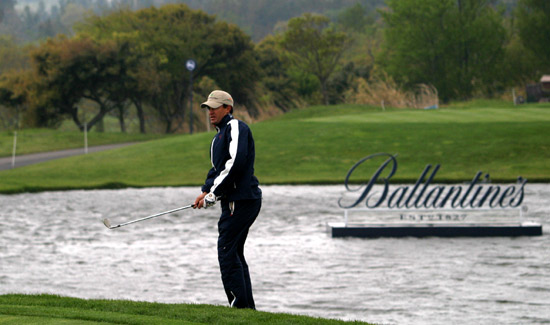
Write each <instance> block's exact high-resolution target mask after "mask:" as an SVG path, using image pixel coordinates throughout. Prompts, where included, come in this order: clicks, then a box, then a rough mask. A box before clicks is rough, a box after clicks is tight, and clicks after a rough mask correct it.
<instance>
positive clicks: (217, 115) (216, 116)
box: [208, 105, 231, 125]
mask: <svg viewBox="0 0 550 325" xmlns="http://www.w3.org/2000/svg"><path fill="white" fill-rule="evenodd" d="M230 110H231V106H226V107H223V105H222V106H220V107H218V108H212V107H210V108H208V116H209V117H210V123H212V124H214V125H218V123H220V121H221V120H222V119H223V118H224V116H226V115H227V114H229V111H230Z"/></svg>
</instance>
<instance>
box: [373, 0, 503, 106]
mask: <svg viewBox="0 0 550 325" xmlns="http://www.w3.org/2000/svg"><path fill="white" fill-rule="evenodd" d="M490 3H491V1H490V0H481V1H479V0H458V1H456V0H388V2H387V4H388V7H389V10H387V11H384V12H382V13H381V14H382V17H383V19H384V21H385V23H386V29H385V33H384V34H385V35H384V36H385V41H384V44H383V47H384V51H383V53H382V56H381V57H380V62H381V63H382V65H383V66H384V67H385V68H386V70H387V71H388V73H389V74H390V75H391V76H393V77H394V78H395V79H396V80H398V81H400V82H401V83H404V84H406V85H408V86H410V87H413V86H414V85H415V84H421V83H424V84H432V85H434V86H435V87H436V88H437V90H438V92H439V95H440V97H441V99H442V100H443V101H448V100H450V99H453V98H454V99H463V98H468V97H470V96H472V94H473V93H474V91H475V90H476V89H478V90H484V89H487V88H490V87H492V85H493V82H494V81H495V79H496V78H497V73H496V72H497V71H495V70H496V68H495V67H497V66H498V63H499V62H500V61H501V60H502V59H503V44H504V43H505V41H506V37H507V36H506V30H505V29H504V27H503V23H502V17H501V15H500V14H499V13H498V12H496V11H495V10H494V9H493V8H492V6H490Z"/></svg>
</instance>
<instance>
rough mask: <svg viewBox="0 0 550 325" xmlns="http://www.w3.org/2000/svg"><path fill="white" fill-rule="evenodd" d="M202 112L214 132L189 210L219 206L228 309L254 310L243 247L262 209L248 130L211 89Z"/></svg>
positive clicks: (220, 94)
mask: <svg viewBox="0 0 550 325" xmlns="http://www.w3.org/2000/svg"><path fill="white" fill-rule="evenodd" d="M201 107H202V108H207V109H208V110H209V117H210V122H211V123H212V124H213V125H214V126H215V127H216V130H217V131H218V133H217V134H216V135H215V136H214V138H213V139H212V144H211V146H210V160H211V162H212V169H210V171H209V172H208V175H207V176H206V181H205V182H204V185H203V186H202V188H201V190H202V194H200V195H199V196H198V197H197V198H196V200H195V205H194V208H199V209H200V208H202V207H204V208H207V207H210V206H212V205H214V204H215V203H216V201H218V200H220V201H221V210H222V214H221V216H220V220H219V222H218V232H219V236H218V261H219V263H220V271H221V275H222V282H223V287H224V290H225V293H226V295H227V299H228V301H229V304H230V305H231V307H236V308H251V309H256V308H255V304H254V298H253V296H252V286H251V283H250V274H249V272H248V265H247V264H246V260H245V258H244V243H245V241H246V237H247V235H248V230H249V228H250V226H251V225H252V224H253V223H254V220H256V217H257V216H258V214H259V212H260V207H261V204H262V191H261V190H260V188H259V187H258V179H257V178H256V177H255V176H254V157H255V151H254V139H253V138H252V133H251V132H250V129H249V128H248V126H247V125H246V124H245V123H244V122H242V121H239V120H236V119H234V118H233V116H232V115H231V113H233V99H232V98H231V95H229V94H228V93H227V92H225V91H221V90H214V91H213V92H212V93H210V95H209V96H208V99H207V101H206V102H204V103H202V104H201Z"/></svg>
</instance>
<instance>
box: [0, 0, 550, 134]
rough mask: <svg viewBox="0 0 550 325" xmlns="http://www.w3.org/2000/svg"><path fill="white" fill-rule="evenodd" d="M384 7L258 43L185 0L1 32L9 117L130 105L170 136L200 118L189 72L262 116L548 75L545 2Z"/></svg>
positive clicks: (319, 18) (142, 122)
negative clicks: (27, 39) (21, 40)
mask: <svg viewBox="0 0 550 325" xmlns="http://www.w3.org/2000/svg"><path fill="white" fill-rule="evenodd" d="M386 5H387V6H386V7H382V8H379V9H378V10H376V11H375V10H372V8H368V7H367V6H364V5H362V4H360V3H357V4H355V5H354V6H351V7H348V8H345V9H343V10H340V11H338V12H334V13H332V15H330V17H329V16H327V15H319V14H309V13H306V14H303V15H301V16H298V17H294V18H291V19H290V20H288V21H287V22H286V23H285V24H284V25H282V26H279V27H278V28H277V30H276V31H275V32H274V33H273V34H271V35H268V36H267V37H265V38H263V39H262V40H261V41H258V42H253V40H252V39H251V37H250V36H249V35H248V34H247V33H245V32H244V31H243V30H242V29H241V28H239V27H237V26H236V25H234V24H230V23H227V22H225V21H222V20H219V19H217V18H216V17H215V16H214V15H209V14H207V13H205V12H204V11H202V10H197V9H191V8H190V7H188V6H187V5H184V4H171V5H164V6H161V7H158V8H157V7H149V8H145V9H139V10H131V9H128V8H125V9H118V10H116V11H113V12H110V13H108V14H102V15H100V14H90V15H88V16H87V18H86V19H85V20H84V21H83V22H81V23H78V24H75V25H74V26H73V29H74V34H71V35H63V34H58V35H57V36H55V37H50V38H49V39H48V40H46V41H42V42H40V43H38V44H31V45H20V44H18V43H17V42H16V41H15V40H14V39H13V38H10V37H6V36H0V59H1V61H0V120H2V121H3V123H4V127H6V126H7V125H8V124H10V123H8V122H6V121H17V123H19V124H22V125H24V126H41V127H55V126H57V125H59V123H60V122H61V121H62V120H63V119H66V118H70V119H72V120H73V121H74V123H75V124H76V125H77V126H78V127H79V128H80V129H81V130H83V129H84V128H88V129H91V128H93V127H94V126H95V125H98V126H99V125H100V124H101V121H103V119H104V117H105V116H106V115H107V114H110V115H113V116H115V117H116V118H117V119H118V121H119V124H120V128H121V131H124V130H125V125H126V124H125V117H127V116H128V115H129V113H130V112H132V114H133V115H135V116H136V117H137V119H138V121H139V129H140V132H146V131H147V127H146V126H147V120H148V118H150V117H151V116H154V117H155V118H156V119H157V120H158V121H159V123H161V124H162V125H163V130H164V132H166V133H172V132H182V130H184V126H185V122H187V119H188V118H189V116H190V115H189V114H199V113H198V112H199V111H193V109H192V107H189V104H188V103H189V95H190V93H191V86H192V85H191V84H190V80H191V79H192V80H194V85H193V93H194V94H195V96H198V97H199V98H203V97H204V96H206V95H207V94H208V92H209V91H210V90H212V89H214V88H221V89H225V90H227V91H229V92H230V93H232V94H233V96H234V99H235V101H236V102H237V103H238V105H240V106H241V107H245V108H246V110H247V112H248V113H249V114H250V115H251V116H253V117H254V116H258V115H259V114H261V113H262V112H265V111H266V110H282V111H287V110H289V109H292V108H296V107H300V106H303V105H308V104H335V103H342V102H360V98H365V96H363V97H361V96H362V95H363V94H362V93H369V92H371V93H372V92H383V90H381V89H383V88H380V87H378V88H374V86H373V85H377V84H380V83H382V84H383V85H384V86H385V87H386V89H390V90H395V89H397V90H400V91H403V92H413V93H414V91H415V89H417V88H416V87H417V86H418V85H419V84H425V85H429V87H431V88H430V89H434V90H435V92H436V96H437V97H438V98H439V99H440V100H442V101H444V102H446V101H449V100H462V99H468V98H472V97H474V96H499V95H501V94H502V93H503V92H507V91H508V89H510V87H514V86H521V85H522V84H524V83H525V82H531V81H535V80H537V79H538V78H540V75H541V74H543V73H550V45H549V42H547V40H548V39H550V26H549V25H548V24H547V22H548V21H550V19H549V18H550V5H549V3H548V2H547V1H546V0H518V3H517V6H515V7H514V8H513V9H512V10H507V8H506V7H503V6H498V5H495V1H492V0H481V1H479V0H388V1H387V2H386ZM22 53H24V54H25V55H22ZM189 59H193V60H195V61H196V62H197V67H196V69H195V70H194V71H192V72H190V71H188V70H187V69H186V67H185V62H186V61H187V60H189ZM191 73H192V76H191V75H190V74H191ZM191 77H192V78H191ZM366 97H368V96H366ZM388 97H396V95H395V92H388ZM195 98H196V97H195ZM388 100H391V98H388ZM90 105H91V106H93V107H94V109H93V110H90V109H87V110H85V109H84V108H85V107H88V106H90ZM85 113H86V114H88V115H91V116H85V115H84V114H85ZM197 120H198V119H196V120H195V121H197Z"/></svg>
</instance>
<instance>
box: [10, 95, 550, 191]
mask: <svg viewBox="0 0 550 325" xmlns="http://www.w3.org/2000/svg"><path fill="white" fill-rule="evenodd" d="M549 122H550V105H549V104H537V105H524V106H521V107H520V108H518V107H514V106H513V105H511V104H506V103H501V102H479V103H474V104H472V105H470V106H468V107H460V108H459V107H455V108H444V109H439V110H414V109H386V110H385V111H382V110H381V109H380V108H377V107H369V106H360V105H340V106H328V107H327V106H317V107H310V108H308V109H304V110H297V111H294V112H290V113H288V114H285V115H283V116H280V117H278V118H275V119H272V120H269V121H264V122H260V123H256V124H253V125H251V129H252V131H253V133H254V137H255V141H256V175H257V176H258V178H259V179H260V182H261V183H262V184H320V183H338V184H341V183H343V180H344V177H345V175H346V173H347V171H348V170H349V168H350V167H351V166H352V165H353V164H354V163H355V162H357V161H358V160H359V159H361V158H363V157H365V156H367V155H370V154H373V153H377V152H387V153H391V154H396V153H397V154H398V162H399V168H398V171H397V173H396V175H395V176H394V178H393V181H394V182H408V183H411V182H415V181H416V179H417V178H418V176H419V175H420V173H421V172H422V170H423V169H424V167H425V166H426V165H427V164H432V165H435V164H441V169H440V170H439V172H438V174H437V177H436V178H435V181H436V182H437V181H439V182H461V181H468V180H471V179H472V177H473V176H474V174H475V173H476V172H477V171H483V172H484V173H489V174H490V178H491V180H492V181H495V182H515V181H516V178H517V177H518V176H523V177H525V178H527V179H528V180H529V181H531V182H548V181H550V169H549V168H548V162H549V161H550V134H549V133H550V130H549V129H548V123H549ZM212 135H213V133H201V134H195V135H191V136H190V135H183V136H175V137H170V138H167V139H160V140H154V141H149V142H144V143H140V144H136V145H133V146H130V147H125V148H122V149H118V150H113V151H109V152H101V153H95V154H89V155H86V156H78V157H72V158H67V159H62V160H56V161H50V162H46V163H42V164H38V165H33V166H27V167H22V168H17V169H13V170H8V171H3V172H0V176H1V177H2V182H1V183H0V192H4V193H11V192H21V191H43V190H52V189H78V188H118V187H127V186H135V187H147V186H183V185H193V186H196V185H199V184H201V183H202V182H203V181H204V177H205V175H206V172H207V171H208V169H209V168H210V161H209V150H208V148H209V144H210V141H211V138H212ZM377 167H378V166H377V165H375V163H373V164H372V165H370V166H368V167H367V168H365V169H364V170H361V171H359V172H358V173H356V177H357V178H356V179H355V181H361V180H366V179H369V178H370V176H371V175H372V173H373V171H374V170H375V169H376V168H377Z"/></svg>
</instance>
